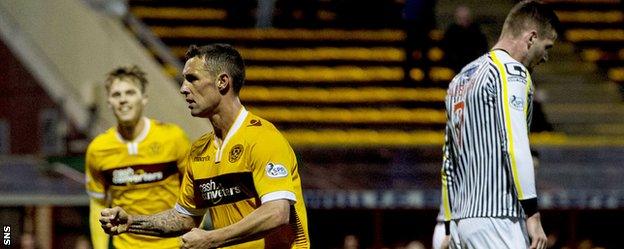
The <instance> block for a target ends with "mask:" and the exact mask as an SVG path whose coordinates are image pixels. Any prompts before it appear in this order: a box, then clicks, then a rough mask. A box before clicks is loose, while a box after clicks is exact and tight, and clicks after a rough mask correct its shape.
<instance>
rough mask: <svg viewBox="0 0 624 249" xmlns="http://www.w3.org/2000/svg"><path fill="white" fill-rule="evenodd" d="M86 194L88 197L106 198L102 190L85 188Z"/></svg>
mask: <svg viewBox="0 0 624 249" xmlns="http://www.w3.org/2000/svg"><path fill="white" fill-rule="evenodd" d="M87 195H89V197H91V198H94V199H98V200H104V198H106V195H105V194H104V193H102V192H93V191H89V190H87Z"/></svg>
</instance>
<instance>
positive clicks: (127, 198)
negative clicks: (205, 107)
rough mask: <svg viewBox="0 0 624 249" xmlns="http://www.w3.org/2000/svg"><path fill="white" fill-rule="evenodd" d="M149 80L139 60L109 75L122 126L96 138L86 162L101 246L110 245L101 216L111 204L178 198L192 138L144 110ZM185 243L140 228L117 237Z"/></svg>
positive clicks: (158, 207) (139, 210) (117, 243)
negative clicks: (160, 236)
mask: <svg viewBox="0 0 624 249" xmlns="http://www.w3.org/2000/svg"><path fill="white" fill-rule="evenodd" d="M146 85H147V80H146V79H145V74H144V73H143V72H142V71H141V70H140V69H139V68H138V67H136V66H134V67H120V68H118V69H115V70H113V71H112V72H111V73H109V75H108V78H107V79H106V81H105V86H106V92H107V94H108V104H109V106H110V108H111V109H112V111H113V113H114V115H115V117H116V119H117V126H115V127H112V128H110V129H108V130H107V131H106V132H104V133H102V134H100V135H99V136H97V137H96V138H95V139H94V140H93V141H92V142H91V144H90V145H89V148H88V149H87V155H86V166H85V170H86V174H87V183H86V188H87V192H88V193H89V196H90V197H91V202H90V223H91V238H92V242H93V246H94V248H95V249H106V248H108V241H109V238H108V235H107V234H106V233H104V230H102V228H101V227H100V225H101V224H100V222H99V221H98V219H99V217H100V212H101V211H102V210H103V209H104V208H105V207H109V206H120V207H123V208H124V209H125V210H127V211H128V213H131V214H151V213H155V212H160V211H163V210H167V209H170V208H172V207H173V206H174V205H175V203H176V200H177V198H178V194H179V189H180V183H181V178H182V176H183V173H184V165H185V163H184V160H185V159H186V155H187V154H188V150H189V147H190V144H189V140H188V138H187V136H186V134H185V133H184V132H183V131H182V129H180V128H179V127H178V126H176V125H173V124H165V123H161V122H159V121H156V120H151V119H148V118H146V117H144V116H143V108H144V107H145V104H146V103H147V95H146V94H145V87H146ZM180 243H181V240H180V238H179V237H178V238H166V239H163V238H158V237H154V236H146V235H138V234H123V235H120V236H115V237H114V238H113V241H112V244H113V247H114V248H118V249H120V248H179V247H180Z"/></svg>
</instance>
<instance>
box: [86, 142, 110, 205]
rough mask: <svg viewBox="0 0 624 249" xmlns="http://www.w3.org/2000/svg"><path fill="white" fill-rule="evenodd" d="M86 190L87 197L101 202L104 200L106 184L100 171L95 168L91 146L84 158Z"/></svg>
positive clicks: (94, 158)
mask: <svg viewBox="0 0 624 249" xmlns="http://www.w3.org/2000/svg"><path fill="white" fill-rule="evenodd" d="M85 174H86V181H85V182H86V183H85V185H86V189H87V194H89V197H91V198H94V199H97V200H100V201H103V200H105V199H106V194H105V193H106V184H105V179H104V176H103V175H102V172H101V170H100V169H99V167H97V164H96V157H95V155H94V153H93V149H92V147H91V146H89V148H88V149H87V155H86V158H85Z"/></svg>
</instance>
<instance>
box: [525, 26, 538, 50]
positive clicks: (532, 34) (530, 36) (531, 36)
mask: <svg viewBox="0 0 624 249" xmlns="http://www.w3.org/2000/svg"><path fill="white" fill-rule="evenodd" d="M526 41H527V48H531V46H533V44H535V42H537V30H531V31H529V32H528V33H527V38H526Z"/></svg>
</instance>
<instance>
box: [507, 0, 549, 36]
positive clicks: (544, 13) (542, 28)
mask: <svg viewBox="0 0 624 249" xmlns="http://www.w3.org/2000/svg"><path fill="white" fill-rule="evenodd" d="M529 29H536V30H537V32H538V35H539V36H540V37H547V38H552V39H554V38H556V37H552V36H553V33H556V34H559V33H561V32H560V30H561V23H560V22H559V18H558V17H557V15H556V14H555V12H554V11H553V10H552V9H551V8H550V7H549V6H547V5H546V4H543V3H541V2H539V1H534V0H525V1H521V2H519V3H518V4H516V5H515V6H514V7H513V8H512V9H511V11H509V14H508V15H507V18H506V19H505V24H504V25H503V32H502V33H503V35H511V36H512V37H518V36H519V35H520V34H522V33H523V32H524V31H527V30H529ZM553 31H554V32H553Z"/></svg>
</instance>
